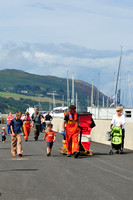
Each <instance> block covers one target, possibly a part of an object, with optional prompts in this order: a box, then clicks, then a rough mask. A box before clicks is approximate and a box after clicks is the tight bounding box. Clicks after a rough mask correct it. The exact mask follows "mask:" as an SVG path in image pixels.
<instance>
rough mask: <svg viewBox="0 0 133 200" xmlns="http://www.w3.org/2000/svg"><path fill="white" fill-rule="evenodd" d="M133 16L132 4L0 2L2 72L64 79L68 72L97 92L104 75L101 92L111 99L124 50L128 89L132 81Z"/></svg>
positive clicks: (102, 0) (115, 0)
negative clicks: (91, 85) (121, 47)
mask: <svg viewBox="0 0 133 200" xmlns="http://www.w3.org/2000/svg"><path fill="white" fill-rule="evenodd" d="M132 10H133V1H131V0H111V1H107V0H19V1H18V0H12V1H11V0H4V1H0V19H1V20H0V69H5V68H14V69H21V70H24V71H27V72H30V73H35V74H41V75H54V76H60V77H66V74H67V73H66V71H67V70H68V71H69V76H70V77H71V74H72V73H74V75H75V78H76V79H81V80H84V81H86V82H89V83H91V82H92V79H94V84H95V85H96V86H97V79H98V73H100V85H99V87H100V90H101V91H102V92H104V93H105V94H106V95H109V96H111V95H112V93H113V90H114V72H115V73H117V68H118V64H119V56H120V46H121V45H122V46H123V58H122V67H123V69H122V70H123V81H124V85H125V83H126V82H127V74H128V71H129V72H130V80H131V78H132V75H133V70H132V66H133V40H132V38H133V12H132ZM125 81H126V82H125ZM130 87H131V90H132V88H133V83H132V82H131V81H130Z"/></svg>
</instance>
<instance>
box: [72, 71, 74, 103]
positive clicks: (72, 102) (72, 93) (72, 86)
mask: <svg viewBox="0 0 133 200" xmlns="http://www.w3.org/2000/svg"><path fill="white" fill-rule="evenodd" d="M72 104H73V105H74V74H72Z"/></svg>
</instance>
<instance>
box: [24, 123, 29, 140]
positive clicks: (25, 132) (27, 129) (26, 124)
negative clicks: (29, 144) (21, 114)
mask: <svg viewBox="0 0 133 200" xmlns="http://www.w3.org/2000/svg"><path fill="white" fill-rule="evenodd" d="M29 134H30V123H24V136H25V137H24V138H25V140H28V137H29Z"/></svg>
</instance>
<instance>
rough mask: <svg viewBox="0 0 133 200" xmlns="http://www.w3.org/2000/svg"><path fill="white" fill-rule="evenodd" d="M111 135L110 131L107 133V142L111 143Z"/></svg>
mask: <svg viewBox="0 0 133 200" xmlns="http://www.w3.org/2000/svg"><path fill="white" fill-rule="evenodd" d="M110 133H111V132H110V131H107V132H106V137H105V138H106V140H107V141H110V140H111V136H110Z"/></svg>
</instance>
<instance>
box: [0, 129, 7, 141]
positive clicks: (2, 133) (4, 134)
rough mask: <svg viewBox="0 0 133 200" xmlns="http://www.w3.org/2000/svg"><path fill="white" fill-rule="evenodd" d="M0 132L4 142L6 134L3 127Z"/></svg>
mask: <svg viewBox="0 0 133 200" xmlns="http://www.w3.org/2000/svg"><path fill="white" fill-rule="evenodd" d="M0 134H1V138H2V143H5V141H6V135H7V133H6V128H5V127H2V131H1V133H0Z"/></svg>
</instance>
